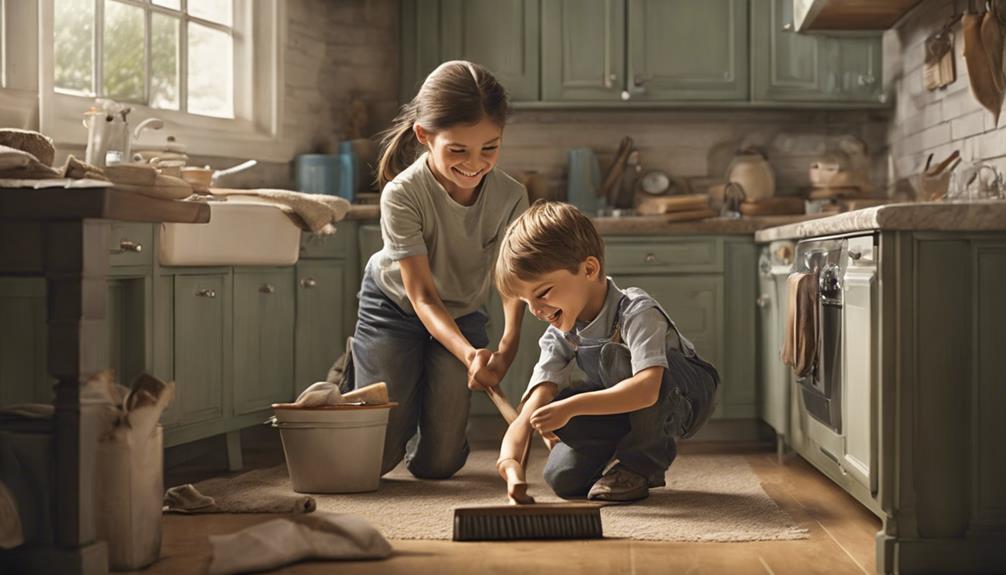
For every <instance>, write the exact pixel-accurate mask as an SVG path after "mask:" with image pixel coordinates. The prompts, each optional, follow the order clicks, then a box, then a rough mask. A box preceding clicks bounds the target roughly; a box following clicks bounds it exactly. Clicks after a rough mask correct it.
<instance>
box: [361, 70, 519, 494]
mask: <svg viewBox="0 0 1006 575" xmlns="http://www.w3.org/2000/svg"><path fill="white" fill-rule="evenodd" d="M507 113H508V102H507V95H506V92H505V90H504V89H503V87H502V86H501V85H500V84H499V82H497V81H496V79H495V78H494V77H493V76H492V74H490V73H489V72H488V71H487V70H486V69H485V68H482V67H481V66H479V65H477V64H473V63H471V62H464V61H453V62H445V63H444V64H441V65H440V66H439V67H438V68H437V69H436V70H434V71H433V72H431V73H430V75H429V76H428V77H427V78H426V81H425V82H423V85H422V87H421V88H420V89H419V93H418V94H417V95H416V97H415V98H413V100H412V102H410V103H409V104H407V105H405V106H404V107H403V108H402V110H401V113H400V114H399V115H398V117H397V118H396V119H395V121H394V124H393V126H392V127H391V129H390V130H388V131H387V132H386V133H385V134H384V139H383V141H382V146H383V148H382V152H381V157H380V160H379V162H378V180H379V182H380V184H381V186H382V188H383V191H382V193H381V235H382V236H383V239H384V248H383V249H382V250H381V251H379V252H377V253H376V254H374V256H373V257H371V258H370V261H369V262H368V263H367V267H366V271H365V272H364V276H363V282H362V286H361V288H360V311H359V319H358V322H357V326H356V333H355V334H354V337H353V342H352V355H353V363H354V370H355V379H354V381H355V386H356V387H357V388H359V387H363V386H364V385H368V384H371V383H374V382H376V381H384V382H386V383H387V385H388V393H389V395H390V397H391V400H392V401H397V402H398V403H399V406H398V407H397V408H395V409H392V410H391V414H390V420H389V422H388V430H387V435H386V438H385V443H384V463H383V469H382V474H383V473H387V472H388V471H390V470H391V469H393V468H394V467H395V466H396V465H397V464H398V463H399V462H400V461H401V460H402V458H403V457H404V458H405V460H406V465H407V467H408V469H409V471H410V472H411V473H412V474H413V475H414V476H416V477H419V478H429V479H446V478H448V477H450V476H452V475H454V473H455V472H457V471H458V470H459V469H461V467H462V466H463V465H464V464H465V460H466V459H467V458H468V451H469V448H468V440H467V437H466V428H467V423H468V408H469V401H470V398H471V391H470V390H471V389H484V388H485V387H488V386H495V385H497V384H498V383H499V381H500V379H501V378H502V377H503V375H504V374H505V373H506V370H507V369H508V368H509V366H510V363H511V362H512V361H513V358H514V355H515V354H516V352H517V344H518V338H519V333H520V322H521V317H522V315H523V303H522V302H521V301H520V300H517V299H514V298H507V299H504V300H503V307H504V312H505V318H506V323H505V328H504V333H503V337H502V339H501V340H500V345H499V350H498V351H497V352H495V353H493V352H490V351H489V350H487V349H484V348H485V346H486V345H487V344H488V337H487V335H486V315H485V312H484V306H485V304H486V302H487V301H488V299H489V290H490V286H491V285H492V269H493V266H494V263H495V261H496V256H497V253H498V250H499V239H500V238H501V237H502V236H503V231H504V230H505V229H506V226H507V224H509V223H510V221H512V220H513V219H514V218H515V217H516V216H517V215H519V214H520V213H521V212H523V211H524V210H525V209H526V208H527V194H526V192H525V190H524V187H523V186H522V185H521V184H519V183H518V182H517V181H515V180H514V179H513V178H511V177H510V176H508V175H506V174H504V173H503V172H502V171H500V170H497V169H495V166H496V161H497V159H498V158H499V151H500V145H501V143H502V137H503V125H504V124H505V122H506V117H507ZM417 148H418V150H417ZM417 151H421V152H422V153H421V154H420V155H419V156H418V158H417ZM466 381H467V385H466ZM410 439H414V440H413V441H410Z"/></svg>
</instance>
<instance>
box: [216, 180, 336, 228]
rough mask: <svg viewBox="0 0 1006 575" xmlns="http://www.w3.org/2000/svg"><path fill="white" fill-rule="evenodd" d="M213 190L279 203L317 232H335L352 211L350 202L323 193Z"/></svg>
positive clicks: (217, 193)
mask: <svg viewBox="0 0 1006 575" xmlns="http://www.w3.org/2000/svg"><path fill="white" fill-rule="evenodd" d="M210 192H211V193H212V194H214V195H218V196H254V197H256V198H262V199H263V200H266V201H268V202H269V203H272V204H276V205H278V206H279V207H281V208H283V210H284V211H286V212H288V213H293V214H296V215H297V216H298V217H299V218H300V220H301V227H302V228H303V229H305V230H308V231H310V232H314V233H316V234H323V235H328V234H334V233H335V225H334V224H335V223H336V222H338V221H341V220H342V219H343V218H345V217H346V214H347V213H348V212H349V202H348V201H346V200H345V199H343V198H339V197H336V196H326V195H323V194H303V193H301V192H293V191H290V190H273V189H254V190H238V189H231V188H210Z"/></svg>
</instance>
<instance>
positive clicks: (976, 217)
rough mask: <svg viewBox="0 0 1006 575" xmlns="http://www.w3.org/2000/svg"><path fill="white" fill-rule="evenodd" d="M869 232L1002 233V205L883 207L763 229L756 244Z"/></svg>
mask: <svg viewBox="0 0 1006 575" xmlns="http://www.w3.org/2000/svg"><path fill="white" fill-rule="evenodd" d="M873 230H903V231H961V232H974V231H1006V201H1001V200H990V201H981V202H968V203H946V202H918V203H904V204H887V205H884V206H877V207H873V208H865V209H862V210H855V211H852V212H845V213H842V214H835V215H832V216H829V217H825V218H820V219H816V220H813V221H805V222H798V223H792V224H789V225H784V226H780V227H773V228H769V229H763V230H761V231H759V232H757V233H756V234H755V241H757V242H771V241H775V240H796V239H802V238H811V237H819V236H830V235H835V234H844V233H850V232H863V231H873Z"/></svg>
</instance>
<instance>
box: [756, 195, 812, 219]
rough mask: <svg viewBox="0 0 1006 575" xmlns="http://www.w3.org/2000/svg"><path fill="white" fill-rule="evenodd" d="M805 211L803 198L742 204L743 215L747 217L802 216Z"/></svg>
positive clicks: (776, 198) (775, 198) (778, 198)
mask: <svg viewBox="0 0 1006 575" xmlns="http://www.w3.org/2000/svg"><path fill="white" fill-rule="evenodd" d="M804 210H805V206H804V201H803V198H784V197H774V198H765V199H763V200H759V201H757V202H743V203H741V214H743V215H745V216H784V215H790V214H802V213H804Z"/></svg>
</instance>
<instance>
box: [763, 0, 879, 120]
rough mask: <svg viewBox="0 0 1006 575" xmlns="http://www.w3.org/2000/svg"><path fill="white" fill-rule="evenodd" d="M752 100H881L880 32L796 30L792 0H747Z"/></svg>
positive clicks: (870, 101)
mask: <svg viewBox="0 0 1006 575" xmlns="http://www.w3.org/2000/svg"><path fill="white" fill-rule="evenodd" d="M751 15H752V18H751V24H752V26H751V28H752V39H751V53H752V63H753V76H754V82H753V91H752V99H753V100H755V101H764V102H773V101H805V102H862V103H884V102H885V101H886V97H885V94H884V91H883V82H882V78H881V75H882V71H881V52H882V46H881V38H880V36H843V37H837V36H812V35H807V34H800V33H798V32H796V26H795V24H794V21H793V5H792V0H751Z"/></svg>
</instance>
